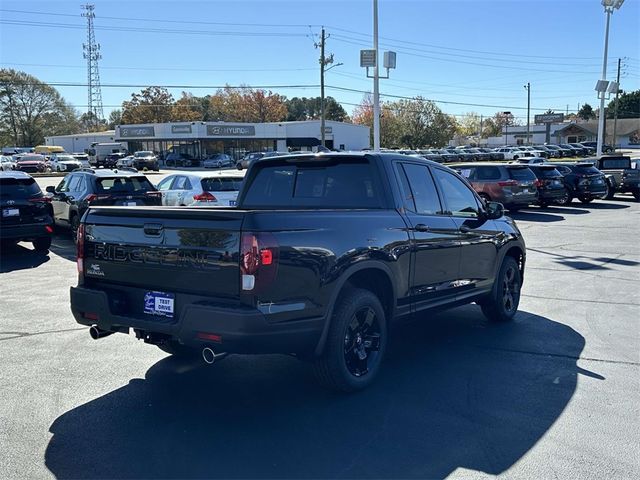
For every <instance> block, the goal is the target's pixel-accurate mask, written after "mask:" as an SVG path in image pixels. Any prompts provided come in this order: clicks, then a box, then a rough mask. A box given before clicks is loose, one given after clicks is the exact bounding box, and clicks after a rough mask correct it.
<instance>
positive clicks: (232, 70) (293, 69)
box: [3, 62, 317, 72]
mask: <svg viewBox="0 0 640 480" xmlns="http://www.w3.org/2000/svg"><path fill="white" fill-rule="evenodd" d="M3 64H4V65H12V66H18V67H54V68H85V67H83V66H81V65H62V64H51V63H14V62H3ZM100 68H101V69H102V70H136V71H140V70H145V71H147V70H155V71H160V72H163V71H168V72H169V71H177V72H302V71H311V70H313V71H314V72H315V71H316V70H317V68H188V67H147V66H142V65H141V66H135V67H125V66H116V65H111V66H105V65H102V66H101V67H100Z"/></svg>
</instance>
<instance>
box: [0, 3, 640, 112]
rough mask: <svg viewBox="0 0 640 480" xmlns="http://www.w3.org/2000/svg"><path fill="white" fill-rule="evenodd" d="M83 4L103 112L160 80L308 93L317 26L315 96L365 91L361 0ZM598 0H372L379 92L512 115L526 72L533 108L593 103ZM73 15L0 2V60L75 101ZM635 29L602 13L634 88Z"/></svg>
mask: <svg viewBox="0 0 640 480" xmlns="http://www.w3.org/2000/svg"><path fill="white" fill-rule="evenodd" d="M93 3H94V4H95V14H96V18H95V27H96V40H97V42H98V43H100V45H101V51H102V56H103V58H102V60H101V61H100V76H101V82H102V85H103V87H102V98H103V103H104V107H105V115H108V113H109V112H110V111H111V110H113V109H114V108H117V107H119V106H120V105H121V103H122V101H123V100H126V99H128V98H129V97H130V95H131V93H132V92H134V91H139V90H140V89H141V88H142V87H143V86H146V85H173V86H178V87H177V88H171V89H170V90H171V92H172V93H173V94H174V96H175V97H176V98H177V97H179V95H180V92H181V91H182V90H187V91H191V92H192V93H194V94H195V95H205V94H207V93H213V91H214V89H213V88H212V87H215V86H219V85H224V84H227V83H228V84H230V85H240V84H248V85H250V86H268V85H273V86H277V87H274V88H273V90H274V91H277V92H278V93H281V94H284V95H286V96H288V97H292V96H317V95H319V88H318V87H317V85H318V84H319V64H318V56H319V51H318V50H317V49H315V48H314V42H317V41H318V35H319V33H320V29H321V26H324V27H325V29H326V31H327V33H328V34H329V35H330V37H329V39H328V40H327V53H333V54H334V55H335V60H336V63H338V62H339V63H342V64H343V65H340V66H337V67H335V68H333V69H332V70H331V71H330V72H328V73H327V77H326V82H327V85H328V88H327V91H326V94H327V95H331V96H333V97H335V98H336V99H337V100H338V101H340V102H341V103H343V105H344V107H345V109H346V110H347V111H348V112H349V113H351V112H352V110H353V105H355V104H357V103H359V102H360V101H361V99H362V97H363V93H362V92H363V91H370V90H371V89H372V84H371V80H368V79H366V78H365V71H364V69H361V68H360V66H359V50H360V49H362V48H368V46H369V45H370V44H371V42H372V35H371V33H372V1H371V0H343V1H321V0H296V1H278V0H268V1H267V0H263V1H245V0H220V1H214V0H209V1H197V2H194V1H191V2H190V1H178V0H175V1H172V2H163V1H150V0H129V1H107V0H94V2H93ZM600 3H601V2H600V0H535V1H528V0H471V1H470V0H467V1H462V0H439V1H432V0H414V1H403V0H379V17H380V22H379V30H380V49H381V50H394V51H396V52H397V69H396V70H394V71H392V72H391V79H389V80H382V81H381V93H383V94H387V95H395V96H408V97H413V96H416V95H422V96H423V97H425V98H429V99H432V100H438V101H441V103H438V105H439V106H440V108H442V109H443V110H444V111H445V112H447V113H450V114H455V115H460V114H463V113H465V112H469V111H475V112H477V113H480V114H483V115H492V114H494V113H495V112H496V111H502V110H507V109H508V110H510V111H511V112H513V113H514V114H515V115H516V116H518V117H521V121H523V116H525V115H526V101H527V100H526V90H525V89H524V84H526V83H527V82H531V107H532V115H533V114H534V113H540V112H541V111H544V110H546V109H548V108H551V109H554V110H555V111H562V112H565V111H566V110H567V108H568V109H569V111H570V112H571V111H575V110H576V109H577V107H578V104H582V103H585V102H586V103H590V104H591V105H592V106H594V107H596V105H597V99H596V94H595V92H594V90H593V88H594V85H595V83H596V80H598V78H600V76H601V69H602V54H603V39H604V25H605V14H604V11H603V7H602V5H601V4H600ZM80 13H81V9H80V2H78V1H57V0H49V1H30V0H20V1H11V0H0V65H1V66H2V67H9V68H15V69H19V70H24V71H26V72H28V73H30V74H32V75H34V76H36V77H38V78H39V79H41V80H43V81H45V82H50V83H73V84H78V86H61V87H57V88H58V90H59V91H60V92H61V94H62V95H63V96H64V97H65V98H66V99H67V100H68V101H69V102H70V103H71V104H73V105H74V106H76V107H77V108H78V110H80V111H83V110H86V104H87V89H86V86H83V85H86V82H87V73H86V63H85V61H84V60H83V58H82V43H83V42H85V41H86V20H85V19H84V18H82V17H81V16H80ZM639 31H640V0H626V2H625V3H624V5H623V6H622V8H621V9H620V10H618V11H616V12H615V13H614V14H613V16H612V19H611V33H610V43H609V62H608V75H607V76H608V79H609V80H613V79H614V78H615V70H616V65H617V59H618V58H622V59H623V69H622V72H623V73H622V81H621V84H622V88H623V89H625V90H636V89H638V88H640V33H639ZM369 48H370V47H369ZM116 85H127V86H125V87H117V86H116ZM129 85H134V86H133V87H131V86H129ZM293 85H298V86H307V87H305V88H292V87H291V86H293ZM179 86H184V87H182V88H181V87H179ZM196 86H204V87H207V88H195V87H196ZM335 87H339V88H341V89H353V90H356V91H355V92H354V91H348V90H338V89H336V88H335ZM382 98H383V100H384V99H393V97H384V96H383V97H382ZM444 102H451V103H444ZM480 105H486V106H480Z"/></svg>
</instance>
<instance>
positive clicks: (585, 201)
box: [580, 197, 593, 205]
mask: <svg viewBox="0 0 640 480" xmlns="http://www.w3.org/2000/svg"><path fill="white" fill-rule="evenodd" d="M591 202H593V198H591V197H582V198H580V203H583V204H584V205H587V204H589V203H591Z"/></svg>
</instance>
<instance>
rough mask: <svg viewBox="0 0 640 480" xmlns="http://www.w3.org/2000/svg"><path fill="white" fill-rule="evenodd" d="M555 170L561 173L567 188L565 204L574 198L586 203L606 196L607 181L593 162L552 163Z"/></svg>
mask: <svg viewBox="0 0 640 480" xmlns="http://www.w3.org/2000/svg"><path fill="white" fill-rule="evenodd" d="M553 166H554V167H556V170H558V172H560V174H561V175H562V181H563V183H564V187H565V188H566V189H567V193H568V195H567V199H566V202H565V205H569V204H570V203H571V202H572V201H573V199H574V198H577V199H578V200H580V202H582V203H584V204H587V203H590V202H592V201H593V200H594V199H596V198H605V197H606V196H607V190H608V187H607V182H606V180H605V177H604V174H603V173H602V172H601V171H600V170H598V169H597V168H595V166H594V164H593V163H585V162H581V163H568V162H567V163H554V164H553Z"/></svg>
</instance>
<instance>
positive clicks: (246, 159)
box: [236, 152, 289, 170]
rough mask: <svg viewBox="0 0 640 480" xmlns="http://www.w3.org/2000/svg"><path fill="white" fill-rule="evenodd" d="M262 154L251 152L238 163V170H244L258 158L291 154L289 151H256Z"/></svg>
mask: <svg viewBox="0 0 640 480" xmlns="http://www.w3.org/2000/svg"><path fill="white" fill-rule="evenodd" d="M256 153H259V154H260V155H259V156H258V155H254V154H249V156H245V157H244V158H243V159H242V160H240V161H239V162H237V163H236V168H237V169H238V170H242V169H244V168H249V165H251V164H252V163H253V162H255V161H256V160H259V159H261V158H269V157H281V156H283V155H289V154H288V153H287V152H256Z"/></svg>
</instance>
